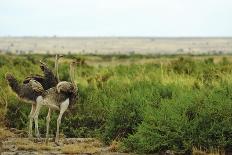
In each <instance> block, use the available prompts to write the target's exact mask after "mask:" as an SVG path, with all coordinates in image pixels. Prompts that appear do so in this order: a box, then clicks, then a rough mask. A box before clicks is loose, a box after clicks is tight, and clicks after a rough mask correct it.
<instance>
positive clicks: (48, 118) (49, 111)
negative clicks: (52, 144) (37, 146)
mask: <svg viewBox="0 0 232 155" xmlns="http://www.w3.org/2000/svg"><path fill="white" fill-rule="evenodd" d="M51 112H52V110H51V108H49V109H48V115H47V117H46V119H47V122H46V126H47V131H46V144H48V138H49V137H48V136H49V123H50V120H51V118H50V117H51Z"/></svg>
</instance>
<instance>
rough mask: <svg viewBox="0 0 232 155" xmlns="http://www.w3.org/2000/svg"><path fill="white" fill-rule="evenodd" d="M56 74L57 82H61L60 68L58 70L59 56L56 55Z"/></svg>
mask: <svg viewBox="0 0 232 155" xmlns="http://www.w3.org/2000/svg"><path fill="white" fill-rule="evenodd" d="M55 72H56V77H57V80H58V81H60V78H59V68H58V56H57V55H56V61H55Z"/></svg>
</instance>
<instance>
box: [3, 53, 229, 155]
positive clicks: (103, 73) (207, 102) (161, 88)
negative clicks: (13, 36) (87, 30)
mask: <svg viewBox="0 0 232 155" xmlns="http://www.w3.org/2000/svg"><path fill="white" fill-rule="evenodd" d="M40 59H42V60H44V61H45V62H46V63H47V64H48V65H49V66H50V67H53V65H54V56H53V55H9V54H8V55H0V79H1V80H0V86H1V89H0V93H1V95H0V113H1V114H0V122H1V126H2V127H3V126H4V127H8V128H17V129H19V130H25V131H26V130H27V123H28V114H29V112H30V105H28V104H27V103H24V102H23V101H20V100H19V99H18V98H17V97H16V96H15V95H14V93H13V92H12V91H11V90H10V89H9V87H8V86H7V84H6V81H5V80H4V75H5V73H6V72H9V71H10V72H12V73H13V74H14V75H15V76H16V77H17V78H18V80H19V81H22V80H23V79H24V77H25V76H27V75H28V74H30V73H41V71H40V69H39V66H38V61H39V60H40ZM72 59H78V60H79V61H81V62H82V63H81V65H80V66H78V67H77V70H76V72H75V75H76V79H75V81H76V82H77V84H78V87H79V90H80V92H79V100H78V101H77V102H76V104H75V105H73V108H72V109H71V110H70V111H69V112H67V113H66V114H65V117H64V119H63V121H62V125H61V130H62V133H63V134H64V135H65V136H66V137H78V138H81V137H82V138H90V137H93V138H96V139H99V140H100V141H101V142H103V143H105V144H106V145H111V147H113V148H114V150H117V151H123V152H136V153H156V152H162V151H166V150H171V151H173V152H175V153H180V154H187V153H191V152H192V151H193V152H194V154H206V152H210V151H211V152H215V153H214V154H219V153H220V152H223V151H231V150H232V123H231V122H232V82H231V81H232V56H230V55H224V56H188V55H185V56H184V55H182V56H151V55H148V56H145V55H135V54H132V55H130V56H128V55H99V56H93V55H66V56H65V58H63V59H62V61H61V64H60V77H61V79H62V80H69V75H68V63H69V62H70V61H71V60H72ZM46 113H47V109H46V108H44V109H42V112H41V115H40V117H39V119H40V121H39V126H40V131H41V133H42V134H44V133H45V120H46V119H45V118H46ZM56 117H57V114H54V115H53V116H52V121H51V129H52V133H55V129H56ZM5 132H7V131H6V130H0V139H1V138H2V137H4V136H5V135H6V134H4V133H5ZM43 136H44V135H43ZM52 136H53V134H52V135H51V137H52ZM22 143H23V141H22ZM17 145H18V147H20V148H21V149H26V150H27V149H30V148H26V147H25V146H23V145H24V144H17ZM34 145H40V144H36V143H35V144H33V145H32V146H31V147H32V148H34ZM83 145H84V146H83V147H84V148H86V147H87V148H88V147H93V145H88V146H85V144H83ZM28 147H29V146H28ZM41 147H42V148H45V149H53V148H50V147H49V146H48V147H45V146H43V145H42V144H41ZM69 147H70V148H69ZM71 148H72V149H71ZM75 149H78V148H76V147H72V145H71V146H67V147H66V149H65V148H63V151H64V152H65V151H67V150H69V151H71V150H74V152H75V151H76V150H75ZM212 154H213V153H212Z"/></svg>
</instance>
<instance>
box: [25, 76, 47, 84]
mask: <svg viewBox="0 0 232 155" xmlns="http://www.w3.org/2000/svg"><path fill="white" fill-rule="evenodd" d="M30 80H36V81H38V82H39V83H41V84H43V83H44V80H45V79H44V77H43V76H42V75H38V74H35V75H30V76H28V77H26V78H25V79H24V81H23V84H27V83H29V81H30Z"/></svg>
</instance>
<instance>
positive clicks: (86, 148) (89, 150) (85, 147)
mask: <svg viewBox="0 0 232 155" xmlns="http://www.w3.org/2000/svg"><path fill="white" fill-rule="evenodd" d="M100 151H101V150H100V148H99V147H96V146H94V145H92V144H86V143H79V144H71V145H65V146H64V147H63V148H62V149H61V152H63V153H67V154H77V153H86V154H93V153H97V152H100Z"/></svg>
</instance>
